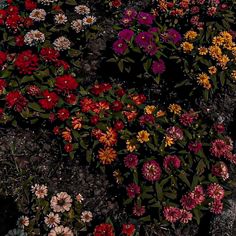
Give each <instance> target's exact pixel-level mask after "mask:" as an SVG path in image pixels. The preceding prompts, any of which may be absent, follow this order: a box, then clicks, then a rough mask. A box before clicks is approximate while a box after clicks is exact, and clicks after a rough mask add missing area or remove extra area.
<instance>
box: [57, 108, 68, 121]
mask: <svg viewBox="0 0 236 236" xmlns="http://www.w3.org/2000/svg"><path fill="white" fill-rule="evenodd" d="M57 116H58V118H59V119H60V120H61V121H65V120H67V119H68V118H69V117H70V112H69V111H68V110H67V109H66V108H61V109H60V110H58V112H57Z"/></svg>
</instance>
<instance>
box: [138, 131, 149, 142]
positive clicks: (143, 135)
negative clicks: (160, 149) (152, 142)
mask: <svg viewBox="0 0 236 236" xmlns="http://www.w3.org/2000/svg"><path fill="white" fill-rule="evenodd" d="M149 136H150V134H149V133H148V132H147V131H146V130H142V131H139V132H138V134H137V140H138V141H139V142H140V143H144V142H145V143H146V142H148V141H149Z"/></svg>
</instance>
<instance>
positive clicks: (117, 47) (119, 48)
mask: <svg viewBox="0 0 236 236" xmlns="http://www.w3.org/2000/svg"><path fill="white" fill-rule="evenodd" d="M127 48H128V46H127V44H126V43H125V41H124V40H122V39H118V40H116V41H115V42H114V43H113V50H114V51H115V53H116V54H119V55H123V54H124V53H125V52H126V50H127Z"/></svg>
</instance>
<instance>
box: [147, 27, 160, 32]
mask: <svg viewBox="0 0 236 236" xmlns="http://www.w3.org/2000/svg"><path fill="white" fill-rule="evenodd" d="M159 31H160V30H159V29H158V28H157V27H151V28H149V30H148V32H150V33H159Z"/></svg>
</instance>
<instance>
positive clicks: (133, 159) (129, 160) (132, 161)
mask: <svg viewBox="0 0 236 236" xmlns="http://www.w3.org/2000/svg"><path fill="white" fill-rule="evenodd" d="M124 164H125V167H127V168H131V169H134V168H136V167H137V165H138V156H137V155H135V154H129V155H127V156H126V157H125V158H124Z"/></svg>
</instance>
